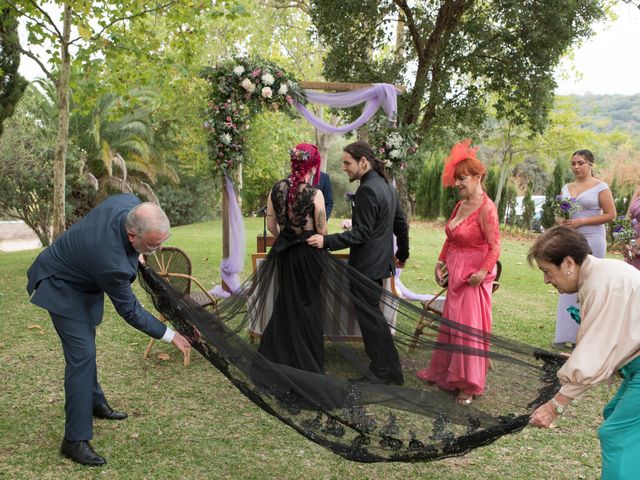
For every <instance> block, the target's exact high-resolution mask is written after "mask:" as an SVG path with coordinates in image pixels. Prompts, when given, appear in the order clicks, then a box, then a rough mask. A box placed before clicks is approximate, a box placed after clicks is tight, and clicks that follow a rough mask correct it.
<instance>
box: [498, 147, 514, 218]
mask: <svg viewBox="0 0 640 480" xmlns="http://www.w3.org/2000/svg"><path fill="white" fill-rule="evenodd" d="M512 155H513V154H512V153H511V152H507V153H505V154H504V155H503V156H502V163H501V165H500V177H499V178H498V186H497V188H496V198H495V199H494V203H495V204H496V208H497V209H498V211H500V200H501V199H502V188H503V187H504V183H505V181H506V179H507V173H509V170H511V168H510V166H511V157H512ZM507 157H508V158H507Z"/></svg>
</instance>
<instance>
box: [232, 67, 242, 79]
mask: <svg viewBox="0 0 640 480" xmlns="http://www.w3.org/2000/svg"><path fill="white" fill-rule="evenodd" d="M233 73H235V74H236V75H237V76H238V77H239V76H240V75H242V74H243V73H244V67H243V66H242V65H238V66H237V67H235V68H234V69H233Z"/></svg>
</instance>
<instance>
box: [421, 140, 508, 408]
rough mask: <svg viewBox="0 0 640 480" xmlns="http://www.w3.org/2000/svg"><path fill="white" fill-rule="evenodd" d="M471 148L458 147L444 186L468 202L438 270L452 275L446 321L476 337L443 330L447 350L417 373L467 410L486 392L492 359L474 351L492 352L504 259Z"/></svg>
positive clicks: (456, 213)
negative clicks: (494, 296)
mask: <svg viewBox="0 0 640 480" xmlns="http://www.w3.org/2000/svg"><path fill="white" fill-rule="evenodd" d="M470 145H471V141H470V140H465V141H464V142H461V143H458V144H456V145H455V146H454V147H453V149H452V150H451V153H450V154H449V157H448V158H447V161H446V163H445V167H444V172H443V175H442V183H443V185H444V186H446V187H452V186H455V188H456V189H457V190H458V193H459V194H460V196H461V198H462V200H461V201H460V202H458V204H457V205H456V206H455V208H454V210H453V213H452V214H451V218H449V221H448V222H447V225H446V229H445V232H446V234H447V239H446V240H445V242H444V245H443V246H442V251H441V252H440V257H439V259H438V263H437V264H436V269H435V276H436V281H438V283H442V281H443V276H444V272H447V274H448V290H447V297H446V301H445V304H444V310H443V317H445V318H447V319H450V320H452V321H454V322H459V323H462V324H464V325H465V326H468V327H470V329H469V332H470V333H469V334H468V335H467V334H465V335H461V334H460V333H452V332H450V331H449V330H448V329H447V328H446V327H443V328H441V330H440V333H439V335H438V343H441V344H443V345H444V346H445V348H442V349H436V350H435V351H434V353H433V356H432V357H431V361H430V362H429V366H428V367H427V368H425V369H423V370H420V371H419V372H417V376H418V378H420V379H422V380H426V381H428V382H432V383H435V384H436V385H437V386H438V387H440V388H441V389H443V390H448V391H455V392H457V400H458V403H461V404H465V405H467V404H469V403H471V401H472V399H473V396H474V395H480V394H482V393H483V392H484V387H485V378H486V374H487V367H488V358H487V357H486V356H485V355H483V354H478V355H474V354H471V353H469V352H470V351H472V350H473V349H478V350H479V351H481V352H484V351H487V350H488V349H489V344H488V341H486V340H485V338H486V337H487V336H488V334H489V333H490V332H491V293H492V291H491V290H492V286H493V280H494V279H495V276H496V262H497V260H498V257H499V256H500V230H499V223H498V212H497V209H496V206H495V204H494V203H493V202H492V201H491V199H490V198H489V197H488V196H487V194H486V193H485V192H484V191H483V190H482V180H483V178H484V176H485V174H486V168H485V167H484V165H483V164H482V162H480V161H479V160H478V159H477V158H476V156H475V155H476V152H477V150H478V149H477V148H471V146H470ZM456 346H457V347H458V352H456V351H455V350H456ZM460 351H462V352H463V353H460Z"/></svg>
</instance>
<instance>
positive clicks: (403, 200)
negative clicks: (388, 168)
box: [395, 174, 412, 221]
mask: <svg viewBox="0 0 640 480" xmlns="http://www.w3.org/2000/svg"><path fill="white" fill-rule="evenodd" d="M395 181H396V190H397V192H398V201H399V202H400V206H401V207H402V211H403V212H404V214H405V216H406V217H407V221H409V220H410V219H411V215H412V209H411V201H410V200H409V191H408V190H407V179H406V178H405V176H404V175H402V174H398V175H396V177H395Z"/></svg>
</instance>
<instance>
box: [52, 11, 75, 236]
mask: <svg viewBox="0 0 640 480" xmlns="http://www.w3.org/2000/svg"><path fill="white" fill-rule="evenodd" d="M63 22H64V24H63V31H62V39H61V42H60V77H59V78H58V81H57V82H56V89H57V93H58V138H57V140H56V153H55V157H54V159H53V238H54V239H55V238H57V237H59V236H60V235H62V233H63V232H64V230H65V205H64V201H65V191H66V186H65V180H66V179H65V176H66V157H67V143H68V141H69V76H70V72H71V57H70V56H69V37H70V32H71V7H70V6H69V4H65V6H64V14H63Z"/></svg>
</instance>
